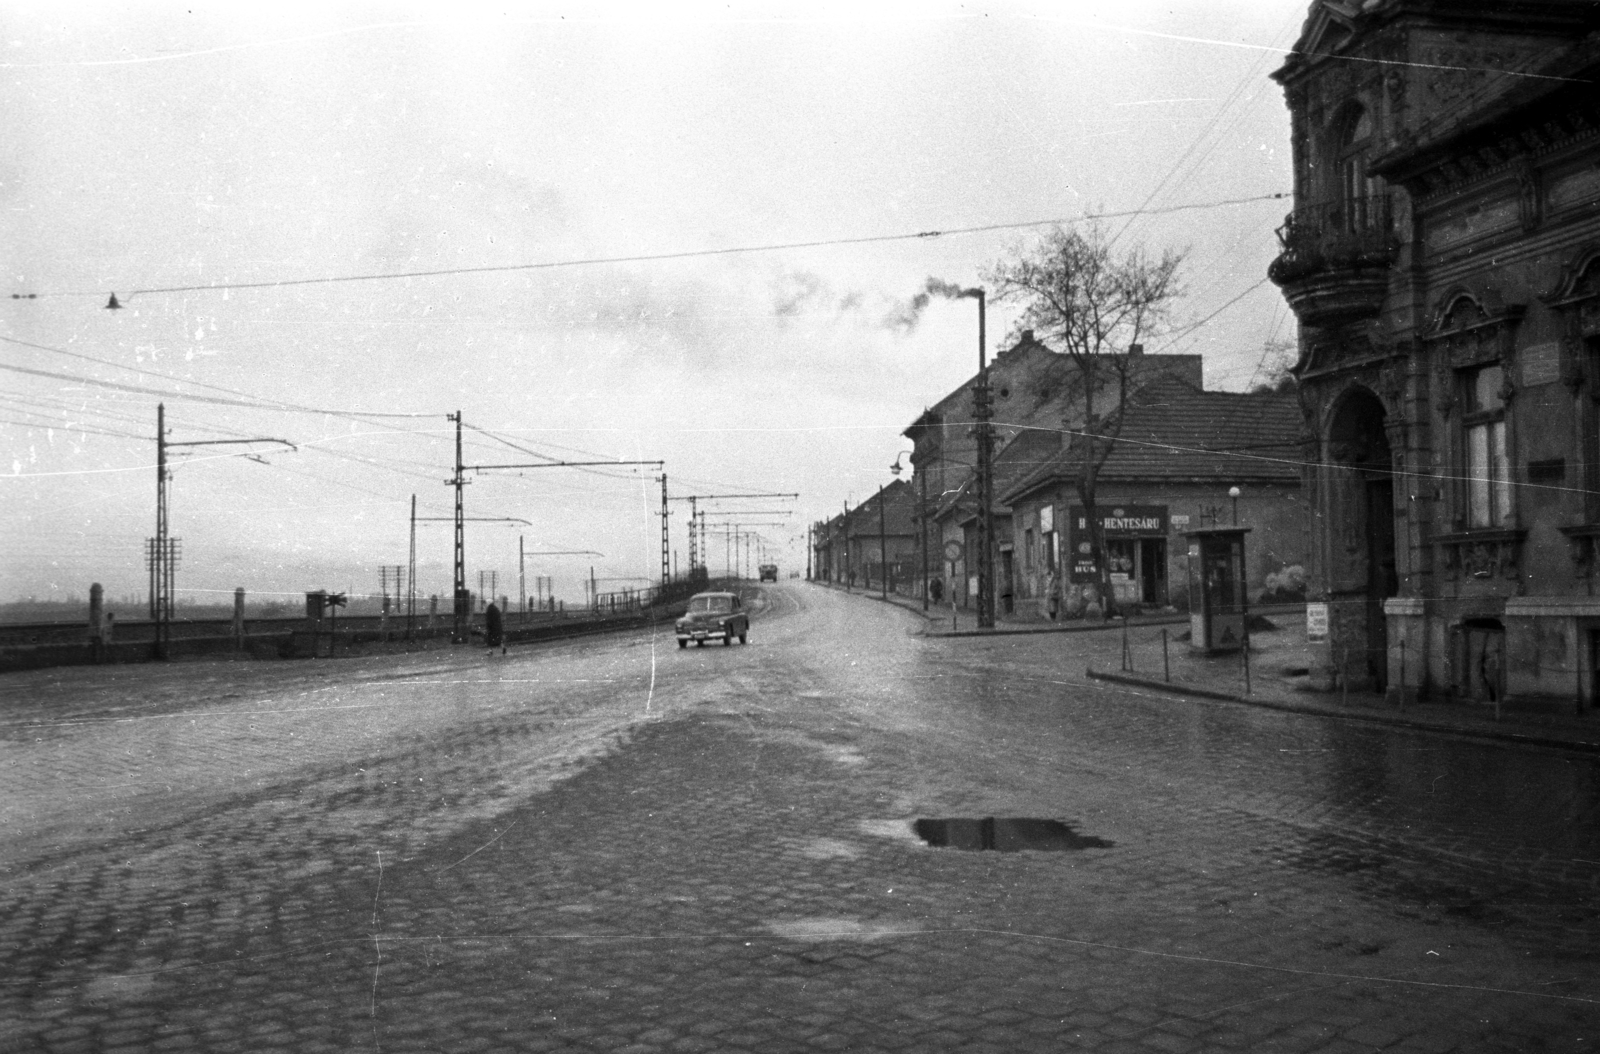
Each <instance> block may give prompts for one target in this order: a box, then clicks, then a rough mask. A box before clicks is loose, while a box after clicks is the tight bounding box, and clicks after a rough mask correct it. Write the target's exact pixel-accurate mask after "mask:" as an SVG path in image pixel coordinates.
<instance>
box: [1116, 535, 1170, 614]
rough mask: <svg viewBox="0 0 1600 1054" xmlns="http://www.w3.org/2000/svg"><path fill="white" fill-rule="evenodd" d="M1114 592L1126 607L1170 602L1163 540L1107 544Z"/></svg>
mask: <svg viewBox="0 0 1600 1054" xmlns="http://www.w3.org/2000/svg"><path fill="white" fill-rule="evenodd" d="M1106 569H1107V570H1108V571H1109V572H1110V573H1111V589H1112V593H1113V595H1114V596H1115V597H1116V599H1117V600H1118V601H1119V602H1121V603H1124V604H1165V603H1166V602H1167V543H1166V539H1164V538H1111V539H1107V540H1106Z"/></svg>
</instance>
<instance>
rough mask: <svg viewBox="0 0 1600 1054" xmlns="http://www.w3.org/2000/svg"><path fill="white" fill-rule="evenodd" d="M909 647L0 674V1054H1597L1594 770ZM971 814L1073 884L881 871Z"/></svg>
mask: <svg viewBox="0 0 1600 1054" xmlns="http://www.w3.org/2000/svg"><path fill="white" fill-rule="evenodd" d="M919 626H920V620H918V619H916V618H915V617H914V616H911V615H909V614H908V613H906V612H904V611H902V610H900V609H898V608H893V607H890V606H887V605H882V604H879V603H876V602H873V601H871V600H868V599H864V598H861V597H859V596H855V597H852V596H845V595H842V594H838V593H834V592H829V591H825V590H822V589H815V588H810V587H807V586H804V585H799V584H782V585H779V586H776V587H764V590H763V593H762V595H761V598H760V599H759V600H757V602H756V618H755V620H754V621H753V623H752V627H751V635H750V643H749V644H748V645H745V646H740V645H738V644H734V645H733V646H731V647H723V646H722V645H712V646H708V647H705V648H695V647H691V648H690V649H688V650H687V651H679V650H678V649H677V647H676V645H675V643H674V641H673V640H672V638H671V636H670V633H669V634H667V635H660V634H659V633H657V634H651V633H648V632H638V633H631V634H628V635H625V636H620V637H614V638H603V639H589V640H584V641H579V642H572V643H565V644H557V645H552V646H548V647H541V648H527V649H522V650H520V651H514V652H513V654H512V655H510V656H506V657H500V656H493V657H486V656H485V655H484V653H483V652H482V651H479V650H476V649H467V650H463V651H461V652H457V653H453V654H443V653H439V652H430V653H425V654H421V655H417V656H410V657H405V656H399V657H397V656H384V657H374V658H367V659H358V660H341V661H339V662H305V663H229V664H181V665H175V666H170V667H121V668H99V669H74V670H64V671H41V672H37V673H30V674H25V675H11V676H8V677H5V678H0V707H3V710H0V961H3V963H4V970H3V971H0V1048H3V1049H18V1050H34V1049H37V1050H182V1049H204V1050H239V1051H259V1050H285V1051H289V1050H294V1051H299V1050H330V1051H331V1050H350V1049H372V1050H446V1051H457V1050H500V1049H503V1050H508V1051H509V1050H517V1051H524V1050H546V1049H573V1050H637V1051H675V1050H681V1051H695V1050H706V1051H711V1050H750V1051H768V1050H833V1049H840V1050H843V1049H851V1050H902V1049H904V1050H923V1049H963V1050H1064V1049H1085V1050H1091V1049H1092V1050H1165V1051H1175V1050H1176V1051H1183V1050H1195V1051H1200V1050H1293V1051H1313V1050H1325V1051H1345V1050H1380V1049H1381V1050H1416V1051H1422V1050H1427V1051H1446V1050H1463V1051H1469V1050H1470V1051H1476V1050H1505V1051H1521V1050H1540V1049H1548V1050H1587V1049H1591V1047H1593V1046H1594V1044H1595V1043H1596V1042H1597V1041H1600V970H1597V969H1596V962H1597V958H1600V956H1597V953H1596V948H1597V939H1600V920H1597V912H1596V905H1597V897H1596V894H1597V888H1596V886H1597V882H1600V823H1597V820H1600V781H1597V775H1600V767H1597V765H1596V763H1595V762H1594V761H1593V760H1591V759H1588V758H1583V757H1579V756H1575V755H1568V754H1564V753H1561V752H1559V751H1543V750H1529V749H1522V748H1510V747H1506V746H1502V745H1486V744H1475V743H1468V742H1462V741H1459V740H1452V739H1449V738H1446V737H1440V736H1432V735H1427V734H1419V733H1412V732H1406V731H1402V730H1397V729H1383V728H1374V727H1369V726H1362V725H1358V724H1354V723H1345V722H1341V721H1337V720H1328V719H1323V718H1316V717H1309V716H1306V715H1300V714H1287V713H1282V712H1276V711H1264V710H1257V709H1253V708H1249V707H1243V706H1237V705H1233V704H1226V703H1204V702H1195V701H1192V700H1184V699H1176V698H1173V697H1170V696H1151V695H1145V694H1141V693H1140V692H1138V691H1136V690H1131V689H1127V688H1123V687H1120V686H1114V685H1107V684H1104V683H1101V682H1087V681H1085V679H1084V677H1083V670H1084V667H1085V665H1086V663H1087V661H1088V658H1089V656H1090V654H1091V653H1093V652H1095V651H1096V649H1101V650H1104V649H1106V648H1108V647H1115V642H1114V641H1112V640H1111V639H1110V637H1109V635H1097V634H1070V635H1047V636H1038V637H1032V636H1030V637H1009V638H993V639H946V640H925V639H922V638H920V637H917V636H915V635H913V631H914V630H915V629H916V628H918V627H919ZM1097 661H1099V663H1100V665H1102V666H1103V665H1105V662H1104V659H1098V660H1097ZM985 817H1000V818H1008V817H1020V818H1039V819H1052V820H1057V821H1060V822H1062V823H1064V824H1066V825H1068V826H1069V827H1070V828H1071V830H1072V831H1073V832H1075V835H1077V836H1081V841H1082V846H1081V847H1080V848H1075V849H1070V850H1067V851H1063V852H1048V853H1047V852H1018V853H998V852H966V851H962V850H959V849H952V848H942V849H935V848H930V847H928V846H926V845H924V844H923V843H922V842H921V841H920V840H919V839H918V838H917V837H916V835H915V834H914V833H913V826H912V825H913V821H914V820H916V819H918V818H951V819H954V818H966V819H976V820H981V819H982V818H985ZM1074 844H1077V843H1074Z"/></svg>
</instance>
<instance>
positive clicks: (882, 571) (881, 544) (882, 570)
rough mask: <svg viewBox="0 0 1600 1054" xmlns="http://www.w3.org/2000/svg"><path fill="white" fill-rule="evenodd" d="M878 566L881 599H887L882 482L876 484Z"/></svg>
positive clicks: (885, 536)
mask: <svg viewBox="0 0 1600 1054" xmlns="http://www.w3.org/2000/svg"><path fill="white" fill-rule="evenodd" d="M878 562H879V564H880V565H881V566H880V567H879V568H878V571H879V577H880V578H882V579H883V599H885V600H888V599H889V533H888V528H887V527H886V526H885V521H884V512H883V484H882V483H880V484H878Z"/></svg>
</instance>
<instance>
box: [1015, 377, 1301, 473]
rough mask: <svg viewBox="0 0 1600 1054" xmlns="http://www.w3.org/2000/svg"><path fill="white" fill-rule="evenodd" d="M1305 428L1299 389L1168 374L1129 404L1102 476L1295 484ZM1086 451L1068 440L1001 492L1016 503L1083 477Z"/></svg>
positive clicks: (1142, 391) (1139, 393)
mask: <svg viewBox="0 0 1600 1054" xmlns="http://www.w3.org/2000/svg"><path fill="white" fill-rule="evenodd" d="M1303 429H1304V419H1303V417H1302V416H1301V412H1300V406H1299V402H1298V400H1297V399H1296V397H1295V395H1294V393H1293V392H1284V393H1279V392H1261V393H1251V394H1241V393H1237V392H1206V391H1201V390H1200V389H1198V388H1196V387H1194V386H1193V385H1190V384H1187V383H1185V382H1183V381H1181V380H1178V379H1176V378H1164V379H1162V380H1159V381H1156V382H1154V383H1152V384H1150V385H1149V386H1148V387H1146V388H1144V389H1142V390H1141V391H1140V392H1138V393H1137V395H1136V396H1135V397H1134V399H1133V400H1132V401H1130V404H1129V406H1128V408H1127V410H1126V412H1125V420H1124V423H1123V426H1122V432H1121V434H1120V436H1119V437H1118V439H1117V442H1116V446H1115V447H1114V448H1113V450H1112V451H1111V454H1110V455H1109V456H1108V457H1107V458H1106V461H1105V464H1104V465H1103V466H1102V467H1101V469H1100V474H1099V479H1100V480H1101V481H1102V482H1112V481H1119V482H1122V481H1127V482H1142V481H1157V480H1160V481H1184V480H1197V481H1217V482H1240V481H1245V480H1250V481H1257V482H1284V483H1293V482H1296V481H1298V480H1299V478H1300V461H1301V451H1302V447H1301V433H1302V431H1303ZM1079 450H1081V447H1078V446H1077V444H1074V443H1070V442H1069V443H1068V444H1067V445H1066V446H1065V447H1064V449H1063V450H1062V451H1061V452H1060V453H1059V454H1058V455H1057V456H1056V457H1055V458H1053V459H1051V462H1050V463H1049V464H1047V465H1043V466H1041V467H1039V468H1038V469H1036V470H1035V471H1034V472H1032V473H1030V474H1029V475H1027V476H1025V477H1023V478H1022V479H1020V480H1018V481H1017V482H1016V483H1015V484H1014V485H1012V486H1011V487H1009V488H1007V489H1006V490H1004V491H1002V490H1000V488H998V487H997V488H996V489H995V497H996V498H997V499H999V500H1000V501H1004V502H1007V503H1010V502H1012V501H1014V500H1016V499H1017V498H1020V497H1022V496H1024V495H1026V494H1027V493H1028V492H1029V491H1032V490H1034V489H1036V488H1038V487H1040V486H1042V485H1044V484H1047V483H1056V482H1073V481H1076V479H1077V477H1078V469H1079V460H1078V456H1077V454H1078V451H1079Z"/></svg>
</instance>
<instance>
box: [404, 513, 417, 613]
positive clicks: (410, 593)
mask: <svg viewBox="0 0 1600 1054" xmlns="http://www.w3.org/2000/svg"><path fill="white" fill-rule="evenodd" d="M416 624H417V496H416V495H415V494H413V495H411V559H410V560H409V561H408V563H407V566H406V640H410V639H411V637H412V635H413V633H414V632H415V630H416Z"/></svg>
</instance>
